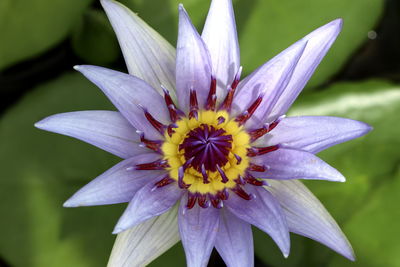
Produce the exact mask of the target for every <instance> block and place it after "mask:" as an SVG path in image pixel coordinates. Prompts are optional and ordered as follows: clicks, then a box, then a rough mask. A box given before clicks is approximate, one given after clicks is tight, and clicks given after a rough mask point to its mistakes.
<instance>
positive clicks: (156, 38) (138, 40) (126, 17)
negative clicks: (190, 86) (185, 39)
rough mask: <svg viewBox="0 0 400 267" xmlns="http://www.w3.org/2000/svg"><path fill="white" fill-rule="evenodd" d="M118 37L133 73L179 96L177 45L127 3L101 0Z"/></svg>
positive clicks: (158, 88) (155, 86)
mask: <svg viewBox="0 0 400 267" xmlns="http://www.w3.org/2000/svg"><path fill="white" fill-rule="evenodd" d="M101 4H102V5H103V8H104V10H105V11H106V13H107V16H108V18H109V20H110V22H111V25H112V27H113V28H114V31H115V33H116V35H117V37H118V41H119V44H120V47H121V50H122V53H123V55H124V58H125V62H126V65H127V67H128V71H129V73H130V74H132V75H134V76H136V77H138V78H140V79H142V80H144V81H146V82H147V83H148V84H150V85H151V86H152V87H153V88H155V89H157V90H158V91H159V92H160V93H162V89H161V87H160V85H161V84H163V85H164V86H165V87H166V88H168V89H170V91H171V95H172V96H173V98H175V90H174V89H175V49H174V48H173V47H172V46H171V45H170V44H169V43H168V41H166V40H165V39H164V38H163V37H162V36H161V35H159V34H158V33H157V32H156V31H155V30H153V29H152V28H151V27H150V26H149V25H147V24H146V22H144V21H143V20H142V19H140V18H139V17H138V16H137V15H136V14H135V13H133V12H132V11H131V10H129V9H128V8H127V7H125V6H124V5H122V4H120V3H118V2H116V1H110V0H101Z"/></svg>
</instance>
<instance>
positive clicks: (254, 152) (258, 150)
mask: <svg viewBox="0 0 400 267" xmlns="http://www.w3.org/2000/svg"><path fill="white" fill-rule="evenodd" d="M279 147H280V145H274V146H266V147H252V148H249V149H248V150H247V156H249V157H255V156H260V155H264V154H267V153H269V152H272V151H275V150H277V149H278V148H279Z"/></svg>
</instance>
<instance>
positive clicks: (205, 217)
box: [178, 196, 219, 267]
mask: <svg viewBox="0 0 400 267" xmlns="http://www.w3.org/2000/svg"><path fill="white" fill-rule="evenodd" d="M186 203H187V197H186V196H185V197H184V198H183V199H182V200H181V205H180V207H179V213H178V223H179V232H180V235H181V240H182V245H183V247H184V248H185V254H186V263H187V266H188V267H201V266H207V262H208V260H209V258H210V255H211V251H212V249H213V247H214V242H215V238H216V236H217V233H218V225H219V210H217V209H215V208H212V207H210V208H206V209H203V208H200V206H199V205H195V206H194V207H193V208H192V209H187V208H186Z"/></svg>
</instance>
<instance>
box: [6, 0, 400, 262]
mask: <svg viewBox="0 0 400 267" xmlns="http://www.w3.org/2000/svg"><path fill="white" fill-rule="evenodd" d="M121 2H123V3H124V4H126V5H127V6H129V7H130V8H131V9H132V10H134V11H135V12H137V13H138V14H139V15H140V16H141V17H142V18H143V19H144V20H145V21H147V22H148V23H149V24H150V25H151V26H153V27H154V28H155V29H156V30H157V31H159V32H161V34H162V35H163V36H164V37H165V38H166V39H168V40H169V41H170V42H171V43H172V44H175V42H176V33H177V4H178V2H182V3H183V4H184V5H185V7H186V9H187V10H188V12H189V14H190V15H191V17H192V19H193V22H194V23H195V25H196V26H197V28H198V29H199V30H200V29H201V28H202V25H203V23H204V19H205V16H206V14H207V10H208V6H209V1H206V0H181V1H176V0H123V1H121ZM234 9H235V12H236V21H237V25H238V34H239V39H240V40H239V41H240V46H241V55H242V65H243V67H244V74H245V75H247V74H249V73H250V72H251V71H252V70H253V69H255V68H256V67H257V66H258V65H260V64H261V63H263V62H264V61H266V60H268V59H269V58H271V57H272V56H273V55H275V54H276V53H278V52H280V51H281V50H283V49H284V48H286V47H287V46H289V45H290V44H291V43H293V42H295V41H296V40H297V39H299V38H301V37H302V36H304V35H305V34H307V33H308V32H310V31H312V30H313V29H315V28H316V27H318V26H321V25H323V24H325V23H327V22H329V21H330V20H332V19H335V18H338V17H342V18H343V19H344V29H343V32H342V33H341V35H340V36H339V38H338V40H337V42H336V43H335V44H334V46H333V48H332V49H331V51H330V52H329V54H328V55H327V57H326V58H325V59H324V61H323V62H322V64H321V65H320V67H319V68H318V70H317V72H316V74H315V75H314V77H313V79H312V80H311V82H310V83H309V84H308V86H307V88H306V90H305V91H304V92H303V94H302V95H301V96H300V98H299V99H298V101H297V102H296V104H295V106H294V107H293V108H292V109H291V111H290V114H291V115H300V114H303V115H334V116H342V117H347V118H352V119H357V120H362V121H365V122H367V123H369V124H371V125H372V126H373V127H374V131H373V132H371V133H370V134H368V135H367V136H366V137H363V138H360V139H358V140H354V141H351V142H348V143H345V144H341V145H338V146H336V147H334V148H331V149H329V150H327V151H324V152H322V153H320V156H321V157H322V158H323V159H325V160H326V161H327V162H328V163H330V164H331V165H333V166H334V167H336V168H337V169H339V170H340V171H341V172H342V173H343V174H344V175H345V176H346V177H347V182H346V183H338V184H336V183H330V182H320V181H313V182H307V185H308V186H309V187H310V188H311V190H312V191H313V192H314V193H315V194H316V195H317V196H318V198H319V199H320V200H321V201H322V202H323V203H324V204H325V206H326V207H327V209H328V210H329V211H330V212H331V214H332V215H333V217H334V218H335V219H336V220H337V222H338V223H339V225H340V226H341V227H342V229H343V231H344V232H345V233H346V235H347V237H348V238H349V240H350V241H351V243H352V245H353V247H354V249H355V253H356V256H357V261H356V262H354V263H353V262H350V261H348V260H346V259H344V258H343V257H341V256H340V255H337V254H335V253H334V252H332V251H330V250H329V249H327V248H325V247H324V246H323V245H321V244H319V243H316V242H314V241H312V240H308V239H306V238H304V237H300V236H296V235H292V252H291V255H290V257H289V258H288V259H284V258H283V257H282V256H281V253H280V252H279V251H278V249H277V247H276V246H275V245H274V244H273V242H272V241H271V239H270V238H269V237H268V236H267V235H265V234H263V233H261V232H260V231H258V230H255V231H254V233H255V236H254V239H255V253H256V255H255V257H256V266H332V267H333V266H367V267H374V266H389V267H395V266H400V241H399V239H400V227H399V225H400V208H399V207H398V205H399V204H400V168H399V167H400V165H399V163H400V152H399V151H400V138H399V137H400V117H399V113H400V84H399V82H400V50H399V49H400V3H399V1H397V0H386V1H384V0H352V1H348V0H279V1H278V0H236V1H234ZM0 34H1V35H2V37H1V41H0V94H1V97H0V99H1V100H0V102H1V106H0V108H1V121H0V167H1V175H0V214H1V219H0V266H16V267H25V266H28V267H30V266H32V267H43V266H46V267H47V266H51V267H52V266H55V267H58V266H61V267H64V266H68V267H69V266H77V267H79V266H82V267H83V266H85V267H86V266H89V267H91V266H93V267H95V266H105V265H106V263H107V259H108V256H109V253H110V251H111V248H112V244H113V241H114V238H115V236H113V235H111V231H112V229H113V226H114V224H115V223H116V221H117V219H118V217H119V215H120V214H121V212H122V211H123V209H124V207H125V205H113V206H104V207H89V208H77V209H65V208H63V207H62V203H63V202H64V201H65V200H66V199H67V198H68V197H69V196H71V195H72V194H73V193H74V192H75V191H76V190H77V189H79V188H80V187H81V186H82V185H84V184H86V183H87V182H88V181H90V180H91V179H92V178H94V177H96V176H97V175H99V174H100V173H102V172H103V171H105V170H107V169H108V168H109V167H111V166H112V165H113V164H115V163H116V162H118V159H117V158H116V157H114V156H111V155H109V154H107V153H106V152H104V151H101V150H99V149H97V148H94V147H91V146H90V145H87V144H84V143H82V142H79V141H77V140H74V139H71V138H68V137H64V136H60V135H56V134H51V133H47V132H43V131H40V130H37V129H35V128H34V127H33V124H34V122H36V121H38V120H40V119H42V118H44V117H45V116H48V115H52V114H55V113H60V112H67V111H75V110H90V109H114V108H113V107H112V106H111V104H110V103H109V102H108V100H107V99H106V97H105V96H103V95H102V94H101V93H100V91H99V90H98V89H96V88H95V86H93V85H92V84H90V83H89V82H88V81H87V80H86V79H85V78H83V77H82V76H81V75H79V74H78V73H75V72H74V71H73V70H72V66H73V65H75V64H97V65H101V66H106V67H110V68H113V69H119V70H122V71H126V68H125V65H124V62H123V59H122V56H121V53H120V51H119V47H118V43H117V41H116V38H115V36H114V34H113V32H112V29H111V26H110V25H109V22H108V20H107V18H106V16H105V14H104V12H103V11H102V9H101V6H100V4H99V2H98V1H96V0H93V1H91V0H30V1H26V0H1V1H0ZM151 266H155V267H157V266H185V261H184V254H183V250H182V248H181V245H180V244H178V245H176V246H175V247H174V248H173V249H171V250H170V251H168V252H167V253H166V254H164V255H163V256H162V257H160V258H159V259H157V260H156V261H154V262H153V263H152V264H151ZM209 266H223V263H222V261H221V259H220V258H219V256H218V255H217V253H215V252H214V253H213V255H212V257H211V260H210V263H209Z"/></svg>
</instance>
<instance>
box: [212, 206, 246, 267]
mask: <svg viewBox="0 0 400 267" xmlns="http://www.w3.org/2000/svg"><path fill="white" fill-rule="evenodd" d="M215 248H216V249H217V250H218V253H219V255H221V257H222V259H223V260H224V262H225V263H226V265H227V266H229V267H242V266H247V267H252V266H254V250H253V233H252V231H251V225H250V224H248V223H246V222H244V221H242V220H240V219H239V218H237V217H236V216H235V215H233V214H232V213H230V212H229V211H228V210H227V209H223V210H222V211H221V221H220V223H219V229H218V235H217V239H216V240H215Z"/></svg>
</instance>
